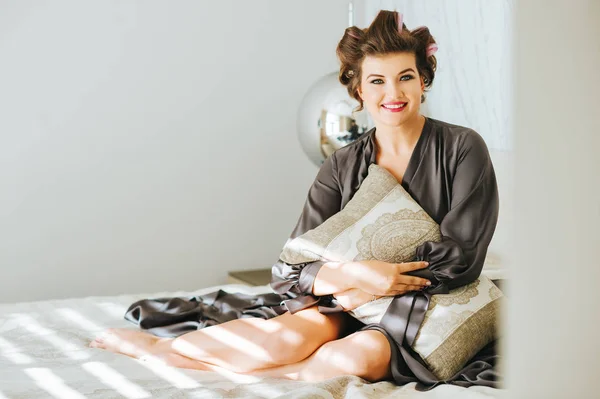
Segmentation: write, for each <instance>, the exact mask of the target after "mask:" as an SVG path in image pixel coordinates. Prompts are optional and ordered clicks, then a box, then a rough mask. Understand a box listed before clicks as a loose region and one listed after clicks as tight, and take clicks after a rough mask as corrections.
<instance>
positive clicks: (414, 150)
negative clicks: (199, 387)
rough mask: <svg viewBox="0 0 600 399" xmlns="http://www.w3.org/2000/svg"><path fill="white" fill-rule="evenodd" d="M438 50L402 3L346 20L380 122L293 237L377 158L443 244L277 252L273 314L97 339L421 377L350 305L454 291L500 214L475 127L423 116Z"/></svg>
mask: <svg viewBox="0 0 600 399" xmlns="http://www.w3.org/2000/svg"><path fill="white" fill-rule="evenodd" d="M435 48H436V47H435V41H434V39H433V37H432V36H431V34H430V33H429V30H428V29H427V28H418V29H415V30H413V31H409V30H408V29H407V28H406V27H405V26H404V24H403V23H402V22H401V16H400V14H398V13H396V12H390V11H381V12H380V13H379V14H378V16H377V17H376V18H375V20H374V21H373V23H372V24H371V26H370V27H369V28H368V29H365V30H362V29H359V28H357V27H351V28H348V29H346V32H345V34H344V36H343V38H342V40H341V41H340V43H339V45H338V48H337V54H338V57H339V59H340V61H341V67H340V81H341V83H342V84H344V85H345V86H347V88H348V92H349V93H350V95H352V96H353V97H354V98H356V99H357V100H358V101H359V103H360V108H362V107H363V106H365V107H366V108H367V110H368V112H369V113H370V115H371V116H372V119H373V120H374V122H375V128H374V129H372V130H371V131H369V132H367V133H365V134H364V135H363V136H362V137H361V138H360V139H359V140H357V141H355V142H353V143H352V144H350V145H348V146H346V147H343V148H341V149H339V150H337V151H336V152H335V153H333V154H332V155H331V156H330V157H328V158H327V159H326V160H325V162H324V164H323V166H322V167H321V168H320V170H319V173H318V175H317V177H316V179H315V182H314V183H313V185H312V186H311V188H310V190H309V192H308V197H307V200H306V204H305V206H304V209H303V212H302V214H301V216H300V219H299V220H298V223H297V225H296V227H295V229H294V230H293V232H292V235H291V237H290V238H294V237H296V236H299V235H301V234H303V233H304V232H306V231H308V230H310V229H312V228H315V227H316V226H318V225H320V224H321V223H322V222H324V221H325V220H326V219H328V218H329V217H330V216H332V215H334V214H335V213H337V212H338V211H340V210H341V209H342V208H343V207H344V206H345V205H346V204H347V203H348V201H349V200H350V199H351V198H352V196H353V195H354V193H355V192H356V191H357V190H358V188H359V187H360V185H361V183H362V181H363V180H364V179H365V177H366V175H367V170H368V166H369V165H370V164H371V163H376V164H378V165H379V166H381V167H384V168H385V169H387V170H388V171H389V172H390V173H391V174H392V175H393V176H395V177H396V178H397V179H398V181H399V182H401V184H402V185H403V187H404V188H405V189H406V190H407V192H408V193H409V194H410V195H411V196H412V197H413V198H414V199H415V200H416V201H417V202H418V203H419V204H420V205H421V207H422V208H423V209H424V210H425V211H426V212H427V213H428V214H429V215H430V216H431V217H432V218H433V219H434V220H435V221H436V222H437V223H439V224H440V229H441V233H442V236H443V239H442V241H441V242H439V243H433V242H426V243H425V244H423V245H421V246H420V247H418V248H417V251H416V258H415V261H414V262H410V263H403V264H390V263H386V262H381V261H373V260H371V261H361V262H347V263H338V262H327V263H326V262H312V263H307V264H301V265H289V264H286V263H284V262H282V261H281V260H280V261H278V262H277V263H276V264H275V265H274V266H273V278H272V283H271V286H272V287H273V289H274V290H275V291H276V292H277V293H279V294H281V295H283V297H282V299H284V300H283V302H282V306H276V307H273V308H272V309H275V312H274V314H273V312H272V313H271V314H272V315H273V316H274V317H271V318H269V319H261V318H239V319H236V320H232V321H230V322H226V323H223V324H220V325H216V326H211V327H207V328H204V329H201V330H198V331H194V332H190V333H187V334H184V335H181V336H179V337H177V338H174V339H173V338H162V339H160V338H157V337H155V336H152V335H150V334H147V333H143V332H137V331H131V330H126V329H117V330H109V331H108V332H107V333H105V334H104V335H103V336H100V337H98V338H97V339H96V340H95V341H94V342H92V344H91V346H92V347H98V348H104V349H108V350H112V351H115V352H119V353H124V354H126V355H129V356H134V357H141V356H144V355H151V356H155V357H158V358H160V359H162V360H163V361H166V362H167V363H169V364H171V365H173V366H176V367H185V368H195V369H203V370H214V369H216V368H218V367H223V368H225V369H228V370H231V371H236V372H240V373H247V374H253V375H259V376H272V377H284V378H291V379H302V380H308V381H316V380H322V379H327V378H332V377H335V376H339V375H347V374H351V375H356V376H359V377H362V378H364V379H366V380H369V381H381V380H388V379H393V380H394V381H395V382H396V383H398V384H403V383H406V382H409V381H419V380H422V379H421V378H419V375H418V373H416V374H417V375H415V373H413V372H412V369H413V368H412V367H411V366H410V359H409V361H408V362H407V361H406V358H403V357H402V356H401V355H400V351H401V347H402V345H403V342H396V341H395V340H394V336H393V335H392V334H390V333H389V332H388V331H386V330H384V329H383V328H380V327H377V326H374V325H370V326H364V325H363V324H361V323H359V322H357V321H356V320H354V319H352V318H351V317H350V316H349V315H348V314H347V313H345V312H344V310H348V309H354V308H356V307H358V306H360V305H362V304H364V303H366V302H369V301H371V300H372V299H374V298H377V297H380V296H396V295H402V294H406V293H410V292H411V291H418V290H428V291H430V292H432V293H441V292H447V291H448V290H449V289H453V288H456V287H459V286H462V285H466V284H468V283H470V282H472V281H474V280H475V279H476V278H477V277H478V276H479V275H480V273H481V270H482V267H483V262H484V259H485V255H486V252H487V247H488V245H489V243H490V241H491V239H492V235H493V232H494V229H495V226H496V221H497V217H498V192H497V186H496V178H495V175H494V170H493V167H492V164H491V161H490V157H489V154H488V150H487V147H486V145H485V143H484V141H483V139H482V138H481V137H480V136H479V135H478V134H477V133H476V132H474V131H473V130H471V129H468V128H464V127H460V126H455V125H450V124H448V123H444V122H441V121H437V120H434V119H430V118H426V117H424V116H422V115H421V114H420V104H421V103H422V102H423V101H424V92H425V90H426V89H427V88H429V87H430V86H431V84H432V82H433V78H434V73H435V69H436V59H435V56H434V55H433V53H434V52H435ZM268 317H270V316H268ZM488 352H489V353H488ZM495 360H496V357H495V355H494V353H493V347H490V348H486V349H484V351H482V352H480V354H478V355H477V356H476V357H475V358H474V359H472V361H471V362H470V363H469V364H468V365H467V366H466V367H465V368H464V369H463V370H462V371H461V372H460V373H458V374H457V375H456V376H455V378H453V379H452V380H451V382H453V383H455V384H458V385H463V386H468V385H472V384H483V385H489V386H494V385H495V383H494V381H495V380H496V378H497V375H496V372H495V371H494V370H493V366H494V363H495ZM425 382H428V383H429V385H430V386H431V385H433V384H431V381H425ZM448 382H450V381H448Z"/></svg>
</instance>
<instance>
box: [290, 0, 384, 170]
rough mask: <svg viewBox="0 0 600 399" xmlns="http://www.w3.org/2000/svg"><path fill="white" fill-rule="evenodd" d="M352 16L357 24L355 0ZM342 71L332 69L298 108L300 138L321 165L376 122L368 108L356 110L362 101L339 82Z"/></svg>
mask: <svg viewBox="0 0 600 399" xmlns="http://www.w3.org/2000/svg"><path fill="white" fill-rule="evenodd" d="M348 20H349V21H348V22H349V24H350V26H353V25H354V12H353V4H352V1H350V3H349V6H348ZM338 73H339V72H332V73H329V74H327V75H325V76H323V77H322V78H320V79H319V80H318V81H317V82H315V83H314V84H313V85H312V86H311V87H310V89H309V90H308V92H307V93H306V95H305V96H304V98H303V99H302V102H301V104H300V108H299V110H298V121H297V124H298V126H297V128H298V139H299V140H300V144H301V145H302V148H303V150H304V152H305V153H306V155H308V157H309V158H310V160H311V161H312V162H313V163H314V164H315V165H317V166H320V165H321V164H322V163H323V161H324V160H325V158H327V157H328V156H329V155H331V153H333V152H334V151H335V150H337V149H339V148H342V147H344V146H346V145H348V144H350V143H352V142H353V141H355V140H356V139H358V138H359V137H360V136H362V135H363V134H364V133H365V132H367V131H368V130H370V129H371V128H372V127H373V126H374V123H373V122H372V120H371V117H370V115H369V113H368V112H367V111H366V110H364V109H363V110H362V111H358V112H356V111H354V109H355V108H357V107H358V105H359V103H358V101H356V100H355V99H354V98H352V97H350V95H349V94H348V91H347V89H346V87H344V86H343V85H342V84H341V83H340V82H339V80H338Z"/></svg>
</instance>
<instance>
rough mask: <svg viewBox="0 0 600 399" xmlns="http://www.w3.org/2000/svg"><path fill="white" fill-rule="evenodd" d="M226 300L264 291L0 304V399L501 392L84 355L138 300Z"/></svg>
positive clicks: (467, 396) (469, 395)
mask: <svg viewBox="0 0 600 399" xmlns="http://www.w3.org/2000/svg"><path fill="white" fill-rule="evenodd" d="M219 288H220V289H223V290H225V291H229V292H243V293H266V292H271V290H270V288H269V286H258V287H249V286H245V285H239V284H228V285H221V286H213V287H208V288H204V289H201V290H198V291H195V292H160V293H151V294H139V295H121V296H112V297H87V298H77V299H65V300H48V301H40V302H22V303H16V304H0V370H1V372H0V399H5V398H10V399H16V398H36V399H37V398H61V399H62V398H150V397H152V398H388V397H389V398H391V397H394V398H413V397H415V398H461V399H479V398H496V397H499V396H501V394H502V393H503V390H497V389H492V388H488V387H483V386H474V387H470V388H461V387H458V386H454V385H441V386H438V387H436V388H434V389H432V390H431V391H427V392H419V391H416V390H415V384H414V383H411V384H407V385H404V386H401V387H399V386H395V385H393V384H392V383H389V382H380V383H375V384H370V383H368V382H367V381H365V380H362V379H360V378H358V377H354V376H345V377H338V378H334V379H330V380H327V381H322V382H319V383H307V382H302V381H289V380H283V379H271V378H269V379H259V378H256V377H250V376H244V375H241V374H234V373H215V372H206V371H196V370H184V369H176V368H170V367H166V366H164V365H161V364H157V363H152V362H140V361H138V360H135V359H131V358H128V357H126V356H123V355H116V354H113V353H110V352H105V351H102V350H98V349H91V348H88V347H87V345H88V343H89V341H90V340H91V339H92V338H93V337H94V336H95V335H96V333H97V332H99V331H101V330H104V329H105V328H107V327H129V328H132V327H133V325H132V324H131V323H129V322H127V321H125V320H124V319H123V315H124V313H125V310H126V309H127V307H128V306H129V305H130V304H131V303H133V302H135V301H136V300H138V299H142V298H153V297H168V296H182V295H183V296H185V295H195V294H204V293H208V292H212V291H215V290H217V289H219Z"/></svg>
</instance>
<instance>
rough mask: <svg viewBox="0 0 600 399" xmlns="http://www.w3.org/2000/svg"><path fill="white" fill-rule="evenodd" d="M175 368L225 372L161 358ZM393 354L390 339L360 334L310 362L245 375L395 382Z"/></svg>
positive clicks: (175, 357) (172, 357)
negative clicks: (356, 377) (393, 376)
mask: <svg viewBox="0 0 600 399" xmlns="http://www.w3.org/2000/svg"><path fill="white" fill-rule="evenodd" d="M159 359H160V360H162V361H164V362H165V363H167V364H168V365H170V366H172V367H181V368H190V369H197V370H206V371H216V372H222V368H220V367H218V366H214V365H211V364H207V363H202V362H199V361H196V360H192V359H189V358H186V357H184V356H181V355H175V354H168V355H163V356H162V357H160V358H159ZM390 360H391V350H390V345H389V343H388V340H387V338H386V337H385V336H384V335H383V334H381V333H380V332H379V331H376V330H367V331H359V332H356V333H354V334H351V335H349V336H347V337H345V338H342V339H338V340H336V341H331V342H328V343H325V344H324V345H322V346H321V347H320V348H319V349H317V350H316V351H315V352H314V353H313V354H312V355H310V356H309V357H308V358H306V359H304V360H301V361H299V362H297V363H293V364H288V365H283V366H276V367H272V368H268V369H263V370H256V371H249V372H246V373H243V374H247V375H252V376H256V377H272V378H285V379H290V380H302V381H312V382H314V381H322V380H326V379H329V378H334V377H338V376H343V375H355V376H358V377H361V378H364V379H365V380H367V381H371V382H376V381H382V380H390V379H391V377H392V376H391V369H390Z"/></svg>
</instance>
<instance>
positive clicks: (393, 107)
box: [381, 103, 408, 112]
mask: <svg viewBox="0 0 600 399" xmlns="http://www.w3.org/2000/svg"><path fill="white" fill-rule="evenodd" d="M407 104H408V103H396V104H384V105H382V106H381V108H383V109H385V110H386V111H388V112H402V111H404V109H405V108H406V105H407Z"/></svg>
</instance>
